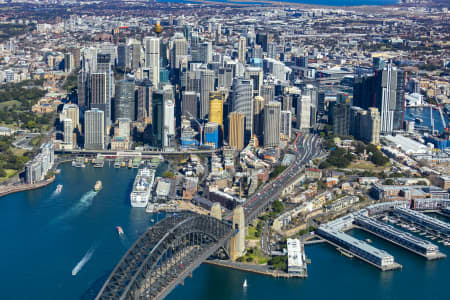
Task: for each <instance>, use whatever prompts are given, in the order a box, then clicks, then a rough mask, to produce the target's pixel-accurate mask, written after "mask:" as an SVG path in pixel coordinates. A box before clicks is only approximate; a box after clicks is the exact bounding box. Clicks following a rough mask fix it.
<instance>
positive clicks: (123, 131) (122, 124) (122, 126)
mask: <svg viewBox="0 0 450 300" xmlns="http://www.w3.org/2000/svg"><path fill="white" fill-rule="evenodd" d="M117 123H118V125H119V126H118V127H117V128H118V131H117V136H120V137H123V138H126V139H128V138H129V137H130V132H131V120H130V119H127V118H120V119H117Z"/></svg>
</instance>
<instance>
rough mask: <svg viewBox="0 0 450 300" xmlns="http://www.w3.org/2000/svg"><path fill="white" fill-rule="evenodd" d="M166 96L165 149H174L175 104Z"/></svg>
mask: <svg viewBox="0 0 450 300" xmlns="http://www.w3.org/2000/svg"><path fill="white" fill-rule="evenodd" d="M164 96H165V97H164V129H163V144H164V147H172V146H173V143H174V141H175V104H174V101H173V99H171V98H169V97H167V93H165V95H164Z"/></svg>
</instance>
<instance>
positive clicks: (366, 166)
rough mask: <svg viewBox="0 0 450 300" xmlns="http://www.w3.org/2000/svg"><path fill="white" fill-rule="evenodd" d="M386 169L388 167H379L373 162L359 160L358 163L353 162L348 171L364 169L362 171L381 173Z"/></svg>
mask: <svg viewBox="0 0 450 300" xmlns="http://www.w3.org/2000/svg"><path fill="white" fill-rule="evenodd" d="M385 168H386V166H381V167H378V166H376V165H375V164H374V163H373V162H371V161H365V160H361V161H359V160H358V161H354V162H352V163H351V164H350V166H348V168H347V169H362V170H367V171H374V172H381V171H383V170H384V169H385Z"/></svg>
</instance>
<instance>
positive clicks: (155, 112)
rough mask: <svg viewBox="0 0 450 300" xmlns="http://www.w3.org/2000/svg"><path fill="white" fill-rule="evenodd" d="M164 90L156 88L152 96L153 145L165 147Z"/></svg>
mask: <svg viewBox="0 0 450 300" xmlns="http://www.w3.org/2000/svg"><path fill="white" fill-rule="evenodd" d="M163 129H164V91H163V90H154V91H153V97H152V146H153V147H157V148H162V147H163Z"/></svg>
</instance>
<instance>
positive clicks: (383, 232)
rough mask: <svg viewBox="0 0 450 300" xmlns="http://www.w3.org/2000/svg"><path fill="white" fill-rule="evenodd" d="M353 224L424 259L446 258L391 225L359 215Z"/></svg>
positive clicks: (424, 242) (420, 240) (428, 245)
mask: <svg viewBox="0 0 450 300" xmlns="http://www.w3.org/2000/svg"><path fill="white" fill-rule="evenodd" d="M355 224H356V225H358V226H359V228H360V229H362V230H365V231H367V232H369V233H371V234H373V235H375V236H378V237H379V238H382V239H384V240H387V241H388V242H391V243H393V244H395V245H397V246H400V247H402V248H405V249H407V250H409V251H411V252H413V253H415V254H418V255H420V256H422V257H425V258H426V259H428V260H432V259H440V258H445V257H446V255H445V254H444V253H442V252H440V251H439V247H438V246H437V245H435V244H433V243H430V242H428V241H426V240H423V239H421V238H418V237H416V236H414V235H412V234H410V233H408V232H404V231H402V230H399V229H397V228H395V227H393V226H391V225H388V224H385V223H383V222H380V221H377V220H375V219H374V218H370V217H366V216H364V215H362V214H360V215H357V216H356V217H355Z"/></svg>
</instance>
